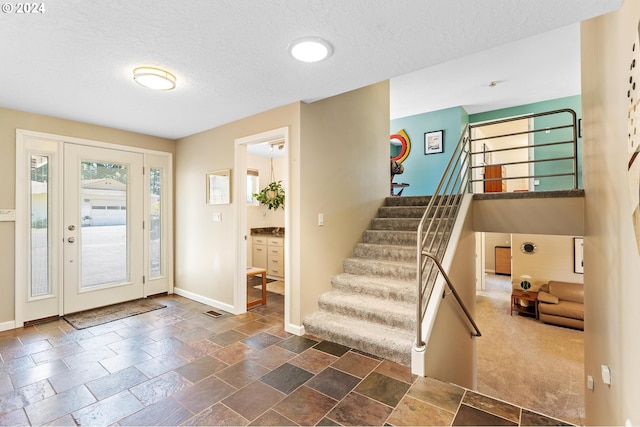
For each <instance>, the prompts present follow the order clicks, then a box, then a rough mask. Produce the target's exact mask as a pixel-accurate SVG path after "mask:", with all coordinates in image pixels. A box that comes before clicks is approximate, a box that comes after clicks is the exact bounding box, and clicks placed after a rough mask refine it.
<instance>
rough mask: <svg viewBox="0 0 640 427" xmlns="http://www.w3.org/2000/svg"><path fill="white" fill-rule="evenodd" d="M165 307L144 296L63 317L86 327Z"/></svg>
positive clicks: (75, 326)
mask: <svg viewBox="0 0 640 427" xmlns="http://www.w3.org/2000/svg"><path fill="white" fill-rule="evenodd" d="M165 307H166V305H163V304H160V303H158V302H155V301H152V300H149V299H146V298H142V299H137V300H133V301H127V302H122V303H118V304H113V305H108V306H106V307H99V308H94V309H92V310H86V311H80V312H78V313H71V314H65V315H64V316H63V318H64V320H66V321H67V322H69V324H70V325H71V326H73V327H74V328H76V329H86V328H91V327H93V326H98V325H102V324H104V323H109V322H113V321H114V320H120V319H124V318H126V317H131V316H136V315H138V314H142V313H147V312H149V311H153V310H158V309H161V308H165Z"/></svg>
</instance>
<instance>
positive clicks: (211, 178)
mask: <svg viewBox="0 0 640 427" xmlns="http://www.w3.org/2000/svg"><path fill="white" fill-rule="evenodd" d="M206 200H207V201H206V203H207V205H228V204H229V203H231V169H224V170H219V171H215V172H211V173H208V174H207V199H206Z"/></svg>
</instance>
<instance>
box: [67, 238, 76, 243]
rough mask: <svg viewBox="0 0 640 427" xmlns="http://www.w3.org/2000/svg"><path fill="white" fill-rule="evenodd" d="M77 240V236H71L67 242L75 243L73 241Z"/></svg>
mask: <svg viewBox="0 0 640 427" xmlns="http://www.w3.org/2000/svg"><path fill="white" fill-rule="evenodd" d="M75 241H76V238H75V237H69V238H68V239H67V242H69V243H73V242H75Z"/></svg>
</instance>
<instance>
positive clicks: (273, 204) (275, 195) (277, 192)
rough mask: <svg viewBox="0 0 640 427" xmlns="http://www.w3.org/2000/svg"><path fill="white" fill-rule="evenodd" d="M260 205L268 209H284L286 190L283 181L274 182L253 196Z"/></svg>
mask: <svg viewBox="0 0 640 427" xmlns="http://www.w3.org/2000/svg"><path fill="white" fill-rule="evenodd" d="M253 197H255V198H256V200H257V201H258V202H260V204H263V205H265V206H266V207H267V208H268V209H273V210H274V211H275V210H278V208H280V207H281V208H282V209H284V188H282V181H273V182H271V183H269V185H267V186H266V187H264V188H263V189H262V190H261V191H260V192H259V193H256V194H254V195H253Z"/></svg>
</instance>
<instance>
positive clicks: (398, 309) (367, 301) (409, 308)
mask: <svg viewBox="0 0 640 427" xmlns="http://www.w3.org/2000/svg"><path fill="white" fill-rule="evenodd" d="M320 298H321V299H322V300H323V301H325V302H326V301H327V300H328V299H331V300H339V301H345V303H344V304H341V305H350V306H352V307H355V306H358V307H361V308H363V309H365V310H370V311H373V310H375V311H386V312H393V313H397V314H407V315H409V316H413V315H414V314H415V304H412V303H408V302H403V301H398V300H384V299H382V298H380V297H376V296H373V295H366V294H355V293H353V292H345V291H341V290H333V291H330V292H325V293H324V294H322V295H321V296H320ZM380 302H383V303H384V305H382V306H379V305H378V304H380Z"/></svg>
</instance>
